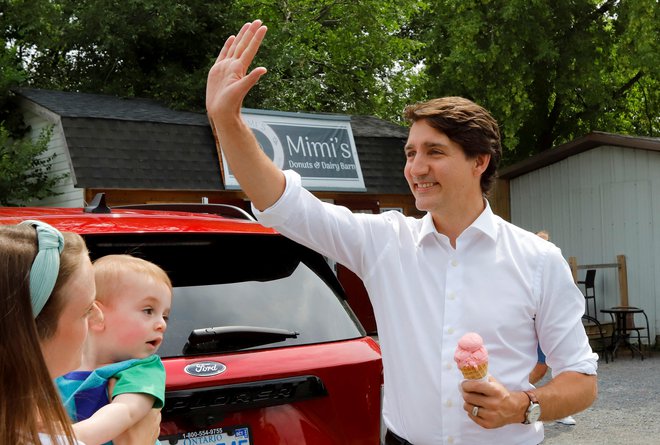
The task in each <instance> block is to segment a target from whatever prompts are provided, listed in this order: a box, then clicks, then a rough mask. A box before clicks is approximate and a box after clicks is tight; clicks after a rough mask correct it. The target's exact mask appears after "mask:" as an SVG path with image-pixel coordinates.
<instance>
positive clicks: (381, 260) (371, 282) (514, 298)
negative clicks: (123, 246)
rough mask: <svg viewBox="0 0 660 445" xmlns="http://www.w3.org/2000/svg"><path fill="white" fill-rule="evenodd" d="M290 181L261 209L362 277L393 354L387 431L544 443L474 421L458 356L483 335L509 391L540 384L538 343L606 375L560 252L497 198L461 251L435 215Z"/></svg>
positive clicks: (536, 434) (559, 366)
mask: <svg viewBox="0 0 660 445" xmlns="http://www.w3.org/2000/svg"><path fill="white" fill-rule="evenodd" d="M285 176H286V184H287V185H286V189H285V192H284V194H283V195H282V196H281V197H280V199H279V200H278V201H277V202H276V203H275V204H274V205H273V206H271V207H270V208H268V209H266V210H265V211H263V212H259V211H258V210H256V209H254V212H255V215H256V216H257V218H258V219H259V221H260V222H261V223H262V224H264V225H266V226H271V227H274V228H275V229H277V230H278V231H279V232H281V233H282V234H284V235H286V236H287V237H289V238H291V239H293V240H295V241H297V242H299V243H301V244H304V245H306V246H308V247H310V248H312V249H314V250H316V251H318V252H320V253H322V254H323V255H326V256H328V257H329V258H332V259H334V260H336V261H337V262H339V263H341V264H343V265H345V266H347V267H348V268H349V269H351V270H352V271H354V272H355V273H356V274H357V275H358V276H359V277H360V278H361V279H362V280H363V282H364V284H365V286H366V288H367V291H368V292H369V297H370V299H371V303H372V306H373V309H374V315H375V317H376V322H377V325H378V336H379V340H380V345H381V350H382V355H383V366H384V379H385V400H384V407H383V415H384V420H385V424H386V425H387V427H388V428H389V429H390V430H392V431H393V432H394V433H396V434H397V435H399V436H401V437H404V438H406V439H407V440H409V441H410V442H412V443H413V444H415V445H436V444H525V445H527V444H530V445H531V444H538V443H540V442H541V441H542V440H543V424H542V423H541V422H536V424H532V425H523V424H515V425H506V426H504V427H501V428H497V429H492V430H487V429H484V428H482V427H480V426H479V425H477V424H476V423H474V422H473V421H472V420H470V418H469V417H468V416H467V413H466V412H465V411H464V410H463V399H462V397H461V394H460V391H459V383H460V381H461V380H462V378H463V377H462V375H461V373H460V371H459V370H458V368H457V367H456V364H455V362H454V360H453V357H454V351H455V349H456V344H457V342H458V339H459V338H460V337H461V336H462V335H463V334H465V333H466V332H470V331H473V332H477V333H478V334H479V335H481V336H482V337H483V339H484V343H485V347H486V349H487V350H488V354H489V373H490V374H491V375H492V376H494V377H495V378H496V379H497V380H499V381H500V382H501V383H502V384H503V385H504V386H505V387H506V388H507V389H508V390H509V391H520V390H527V389H531V388H533V386H532V385H531V384H530V383H529V381H528V376H529V373H530V371H531V370H532V368H533V367H534V365H535V364H536V361H537V353H536V347H537V343H539V342H540V345H541V349H542V350H543V351H544V352H545V354H546V356H547V364H548V366H550V367H551V368H552V370H553V374H554V375H557V374H559V373H561V372H564V371H577V372H580V373H584V374H596V366H597V365H596V361H597V358H598V356H597V355H596V354H594V353H593V352H592V351H591V348H590V347H589V342H588V339H587V336H586V334H585V331H584V328H583V326H582V321H581V316H582V314H583V313H584V297H583V295H582V293H581V291H580V290H579V289H578V288H577V287H576V285H575V284H574V282H573V278H572V275H571V272H570V269H569V267H568V264H567V263H566V261H565V260H564V258H563V257H562V255H561V251H560V250H559V249H558V248H557V247H556V246H555V245H554V244H552V243H549V242H547V241H544V240H542V239H541V238H540V237H538V236H536V235H535V234H532V233H530V232H527V231H525V230H523V229H520V228H518V227H516V226H514V225H512V224H510V223H508V222H506V221H504V220H503V219H501V218H499V217H498V216H496V215H494V214H493V213H492V211H491V209H490V206H488V205H487V206H486V209H485V210H484V211H483V213H482V214H481V215H480V216H479V217H478V218H477V220H476V221H474V223H473V224H472V225H470V227H468V228H467V229H466V230H465V231H464V232H463V233H462V234H461V235H460V236H459V237H458V239H457V240H456V249H454V248H452V247H451V245H450V243H449V238H447V237H446V236H444V235H442V234H440V233H438V232H437V230H436V229H435V227H434V225H433V220H432V218H431V215H430V214H427V215H426V216H424V217H423V218H421V219H417V218H412V217H406V216H404V215H402V214H401V213H399V212H387V213H384V214H380V215H367V214H353V213H351V211H350V210H348V209H346V208H344V207H340V206H335V205H332V204H328V203H324V202H322V201H320V200H318V199H317V198H315V197H314V196H313V195H312V194H311V193H309V192H308V191H307V190H305V189H304V188H302V187H301V180H300V176H299V175H298V174H297V173H295V172H293V171H286V172H285Z"/></svg>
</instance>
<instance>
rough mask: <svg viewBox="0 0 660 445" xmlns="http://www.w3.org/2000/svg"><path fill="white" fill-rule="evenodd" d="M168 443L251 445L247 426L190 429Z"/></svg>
mask: <svg viewBox="0 0 660 445" xmlns="http://www.w3.org/2000/svg"><path fill="white" fill-rule="evenodd" d="M161 443H164V441H163V442H161ZM169 443H170V444H173V445H252V442H251V441H250V429H249V428H248V427H235V428H213V429H209V430H201V431H191V432H189V433H183V434H180V435H179V440H178V441H176V442H173V441H171V440H170V441H169Z"/></svg>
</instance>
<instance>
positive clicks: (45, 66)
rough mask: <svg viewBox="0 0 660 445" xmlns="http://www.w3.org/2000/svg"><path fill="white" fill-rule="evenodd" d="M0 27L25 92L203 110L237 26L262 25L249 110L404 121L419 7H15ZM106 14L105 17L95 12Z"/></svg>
mask: <svg viewBox="0 0 660 445" xmlns="http://www.w3.org/2000/svg"><path fill="white" fill-rule="evenodd" d="M5 1H8V7H7V11H6V12H5V14H4V15H3V17H0V22H4V26H3V27H2V29H3V30H4V33H5V37H6V39H7V40H8V41H12V42H14V43H13V44H14V46H15V47H16V48H17V50H18V52H19V54H20V56H21V57H22V58H23V60H24V63H25V69H26V71H27V72H28V74H29V76H28V83H29V85H30V86H34V87H40V88H47V89H56V90H65V91H71V90H74V91H85V92H93V93H108V94H115V95H119V96H140V97H151V98H156V99H161V100H163V101H164V102H166V103H168V104H169V105H171V106H174V107H178V108H186V109H189V110H203V106H204V89H205V86H206V75H207V72H208V69H209V67H210V65H211V63H212V62H213V60H215V58H216V56H217V54H218V53H219V51H220V49H221V47H222V45H223V43H224V41H225V39H226V38H227V36H228V35H229V34H230V33H232V32H236V30H237V29H238V28H239V27H240V26H241V25H242V23H243V22H244V21H245V20H249V19H252V18H255V17H259V18H261V19H263V20H264V22H265V23H266V24H267V25H268V26H269V28H270V31H269V35H268V37H267V40H266V41H265V43H264V46H263V48H262V51H260V54H259V59H258V60H257V62H256V63H259V64H263V65H265V66H266V67H268V69H269V71H270V73H269V75H268V76H267V77H266V78H264V79H263V81H262V82H261V84H260V85H259V87H258V88H257V89H256V90H255V91H254V92H253V93H252V94H251V95H250V96H249V98H248V103H246V105H247V106H252V107H257V108H272V109H278V110H289V111H292V110H301V111H333V112H354V113H369V114H373V113H378V114H381V115H384V116H387V115H389V114H392V113H391V111H390V110H391V109H393V108H394V109H396V110H397V112H396V113H397V114H400V111H401V110H400V108H401V103H402V101H403V100H405V95H406V91H402V90H400V88H399V87H400V86H402V85H409V84H410V82H414V79H415V77H414V76H411V75H410V73H411V71H410V68H411V64H410V53H411V51H414V50H415V48H416V47H418V46H419V44H417V43H416V42H415V40H414V38H412V37H411V36H410V35H406V34H405V33H403V32H402V29H404V27H405V25H406V24H407V23H408V22H409V20H410V17H411V16H412V15H414V14H415V13H416V11H417V10H418V9H419V8H421V5H422V4H423V2H422V1H421V0H406V1H397V0H363V1H359V2H355V1H352V0H351V1H349V0H319V1H317V0H273V1H268V2H266V1H261V0H233V1H232V0H230V1H223V2H208V1H203V0H179V1H168V2H163V1H160V0H130V1H117V0H59V1H53V0H32V1H31V2H25V1H20V0H5ZM100 11H102V13H101V12H100Z"/></svg>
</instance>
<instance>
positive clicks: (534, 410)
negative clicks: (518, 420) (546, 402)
mask: <svg viewBox="0 0 660 445" xmlns="http://www.w3.org/2000/svg"><path fill="white" fill-rule="evenodd" d="M524 392H525V394H527V397H529V406H528V407H527V412H525V420H524V421H523V423H524V424H525V425H529V424H530V423H534V422H536V421H537V420H539V417H541V405H539V400H538V399H537V398H536V394H534V393H533V392H532V391H524Z"/></svg>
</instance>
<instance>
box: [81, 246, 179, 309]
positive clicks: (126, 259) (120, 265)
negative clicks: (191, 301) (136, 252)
mask: <svg viewBox="0 0 660 445" xmlns="http://www.w3.org/2000/svg"><path fill="white" fill-rule="evenodd" d="M127 271H133V272H136V273H138V274H144V275H146V276H148V277H151V278H153V279H154V280H156V281H158V282H161V283H163V284H165V285H166V286H167V287H168V288H169V289H170V292H171V291H172V282H171V281H170V278H169V277H168V276H167V273H166V272H165V271H164V270H163V269H161V268H160V267H159V266H157V265H155V264H154V263H151V262H149V261H147V260H143V259H142V258H137V257H134V256H131V255H106V256H104V257H101V258H99V259H97V260H96V261H94V279H95V281H96V299H97V300H99V301H101V302H105V301H104V299H105V298H107V297H108V296H109V295H112V294H113V293H114V292H113V290H114V289H115V288H116V287H117V285H118V284H119V283H121V281H122V279H121V275H122V273H123V272H127Z"/></svg>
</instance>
